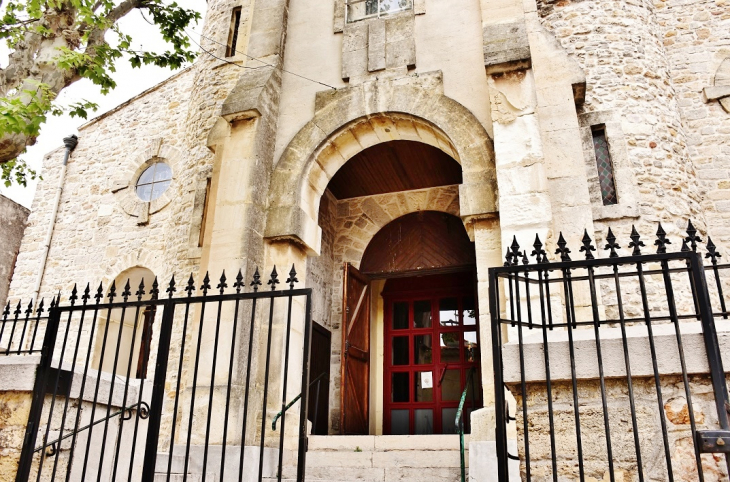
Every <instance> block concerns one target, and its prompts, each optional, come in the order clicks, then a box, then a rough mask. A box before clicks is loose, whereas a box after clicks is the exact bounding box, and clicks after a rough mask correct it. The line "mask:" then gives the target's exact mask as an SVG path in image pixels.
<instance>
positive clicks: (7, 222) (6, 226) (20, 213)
mask: <svg viewBox="0 0 730 482" xmlns="http://www.w3.org/2000/svg"><path fill="white" fill-rule="evenodd" d="M29 213H30V211H29V210H28V209H27V208H25V207H23V206H21V205H20V204H17V203H15V202H13V201H11V200H10V199H8V198H6V197H5V196H3V195H1V194H0V226H2V231H0V233H1V234H0V306H3V307H4V306H5V301H6V299H7V296H8V289H9V288H10V280H11V279H12V277H13V270H14V268H15V258H16V257H17V256H18V251H19V250H20V242H21V240H22V239H23V232H24V231H25V225H26V223H27V222H28V214H29Z"/></svg>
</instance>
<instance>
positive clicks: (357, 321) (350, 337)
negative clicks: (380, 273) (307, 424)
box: [340, 263, 370, 435]
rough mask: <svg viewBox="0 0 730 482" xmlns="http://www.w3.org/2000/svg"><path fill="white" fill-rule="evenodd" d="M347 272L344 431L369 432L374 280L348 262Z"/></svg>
mask: <svg viewBox="0 0 730 482" xmlns="http://www.w3.org/2000/svg"><path fill="white" fill-rule="evenodd" d="M344 272H345V279H344V283H343V286H344V290H343V302H342V305H343V307H344V309H343V310H342V387H341V389H340V397H341V406H342V411H341V420H340V431H341V432H342V433H343V434H353V435H367V434H368V433H369V430H370V421H369V419H368V415H369V410H370V403H369V402H370V400H369V394H370V285H369V281H370V280H369V279H368V278H367V277H365V276H363V275H362V274H360V272H359V271H358V270H357V269H355V268H354V267H353V266H351V265H350V264H349V263H346V264H345V267H344Z"/></svg>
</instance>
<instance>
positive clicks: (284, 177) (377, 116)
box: [265, 74, 498, 253]
mask: <svg viewBox="0 0 730 482" xmlns="http://www.w3.org/2000/svg"><path fill="white" fill-rule="evenodd" d="M422 77H423V78H421V79H420V81H414V82H412V83H398V82H395V81H383V82H372V83H366V84H362V85H359V86H355V87H351V88H348V89H342V90H338V91H336V92H325V93H322V94H320V95H318V97H317V107H318V108H319V109H318V110H317V112H316V114H315V115H314V117H313V119H312V120H311V121H309V122H308V123H307V124H306V125H305V126H304V127H303V128H302V129H301V130H300V131H299V132H298V133H297V134H296V135H295V136H294V138H293V139H292V141H291V142H290V143H289V145H288V146H287V148H286V149H285V150H284V152H283V153H282V155H281V157H280V159H279V162H278V163H277V165H276V168H275V170H274V172H273V173H272V178H271V188H270V190H269V203H268V204H269V207H268V212H267V225H266V232H265V235H266V237H267V238H269V239H276V238H290V239H294V240H297V241H298V242H301V243H303V244H304V245H305V246H307V247H308V248H309V250H310V251H313V252H315V253H318V252H319V243H320V229H319V227H318V226H317V213H318V209H319V202H320V198H321V196H322V194H323V193H324V191H325V189H326V187H327V184H328V183H329V181H330V179H332V176H334V174H335V173H336V172H337V170H338V169H340V167H342V166H343V165H344V164H345V163H346V162H347V161H348V160H349V159H350V158H352V157H353V156H354V155H355V154H357V153H358V152H360V151H362V150H363V149H366V148H368V147H371V146H373V145H376V144H379V143H381V142H388V141H392V140H399V139H400V140H412V141H417V142H424V143H426V144H429V145H432V146H434V147H437V148H439V149H441V150H443V151H444V152H446V153H447V154H449V155H450V156H451V157H453V158H454V159H455V160H456V161H457V162H459V164H461V167H462V174H463V184H462V185H461V186H460V187H459V197H460V206H461V216H462V218H468V217H473V216H480V215H493V214H495V213H496V212H497V196H498V194H497V177H496V169H495V165H494V153H493V149H492V141H491V139H490V138H489V136H488V134H487V132H486V130H485V129H484V127H483V126H482V125H481V124H480V123H479V121H478V119H477V118H476V117H475V116H474V115H473V114H472V113H471V112H470V111H469V110H468V109H467V108H466V107H464V106H463V105H461V104H460V103H458V102H456V101H455V100H453V99H451V98H449V97H447V96H445V95H444V94H443V91H442V87H441V78H440V74H432V75H430V76H429V75H426V76H422Z"/></svg>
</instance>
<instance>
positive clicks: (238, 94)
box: [221, 67, 275, 122]
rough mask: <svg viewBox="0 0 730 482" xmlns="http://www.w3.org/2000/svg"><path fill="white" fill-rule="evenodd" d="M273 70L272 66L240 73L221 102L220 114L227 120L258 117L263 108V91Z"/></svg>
mask: <svg viewBox="0 0 730 482" xmlns="http://www.w3.org/2000/svg"><path fill="white" fill-rule="evenodd" d="M274 72H275V69H274V67H262V68H260V69H255V70H247V71H245V72H244V73H243V74H241V77H239V79H238V83H237V84H236V86H235V87H234V88H233V90H232V91H231V93H230V94H228V98H227V99H226V100H225V102H223V106H222V107H221V116H222V117H223V118H224V119H226V120H227V121H228V122H231V121H233V120H241V119H247V118H252V117H259V116H260V115H261V112H262V110H264V109H263V107H262V105H261V103H262V101H263V92H264V90H265V89H266V85H267V84H268V82H269V80H270V79H271V77H272V76H273V75H274Z"/></svg>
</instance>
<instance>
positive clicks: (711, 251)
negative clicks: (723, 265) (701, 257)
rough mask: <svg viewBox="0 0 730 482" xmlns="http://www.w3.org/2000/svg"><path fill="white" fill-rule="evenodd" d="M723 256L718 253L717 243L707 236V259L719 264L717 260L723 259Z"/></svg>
mask: <svg viewBox="0 0 730 482" xmlns="http://www.w3.org/2000/svg"><path fill="white" fill-rule="evenodd" d="M721 257H722V255H721V254H720V253H718V252H717V246H715V243H713V242H712V238H710V237H709V236H707V253H705V258H710V259H711V260H712V263H713V264H715V263H717V258H721Z"/></svg>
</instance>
